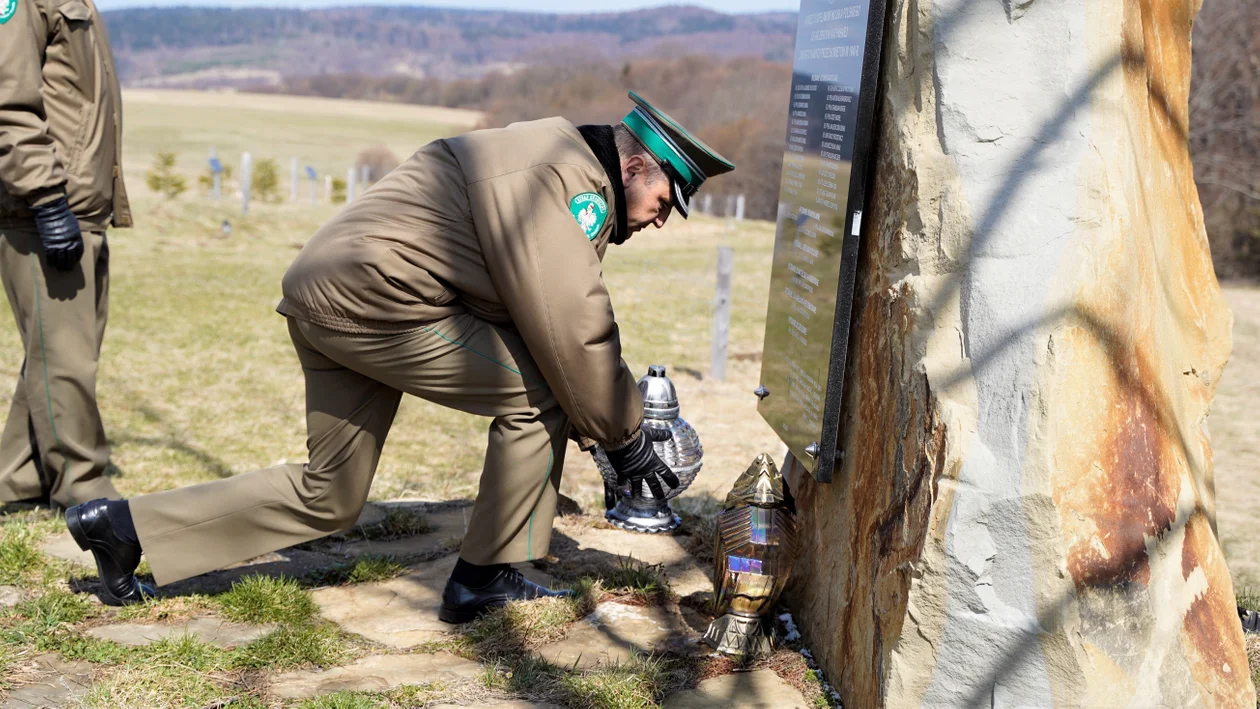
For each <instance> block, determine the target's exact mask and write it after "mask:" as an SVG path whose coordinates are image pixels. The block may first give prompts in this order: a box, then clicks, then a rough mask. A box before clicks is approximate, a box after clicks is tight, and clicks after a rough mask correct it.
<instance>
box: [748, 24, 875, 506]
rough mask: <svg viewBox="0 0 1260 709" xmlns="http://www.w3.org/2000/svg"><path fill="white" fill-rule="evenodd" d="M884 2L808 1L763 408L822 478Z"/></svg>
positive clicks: (841, 355)
mask: <svg viewBox="0 0 1260 709" xmlns="http://www.w3.org/2000/svg"><path fill="white" fill-rule="evenodd" d="M883 34H884V0H862V1H860V2H855V1H846V0H802V1H801V14H800V18H799V20H798V26H797V33H796V54H795V60H794V62H793V71H792V95H791V99H790V104H789V109H788V130H787V146H786V150H785V152H784V156H783V178H782V185H781V187H780V191H779V216H778V231H777V234H776V236H775V244H774V266H773V270H772V271H771V277H770V305H769V311H768V313H767V317H766V341H765V348H764V350H763V358H762V365H761V388H760V389H758V390H757V391H758V396H760V397H761V403H760V405H759V406H758V411H760V413H761V415H762V417H764V418H765V419H766V421H767V422H769V423H770V425H771V426H773V427H774V430H775V432H777V433H778V434H779V437H780V438H782V439H783V441H784V442H785V443H787V445H788V448H789V449H790V450H791V451H792V453H793V455H795V456H796V458H797V460H799V461H800V462H801V463H802V464H803V465H804V466H805V467H806V468H807V469H808V470H809V471H811V472H812V473H813V474H814V478H815V479H816V480H818V481H819V482H831V477H832V472H833V470H834V468H835V463H836V460H837V453H836V444H837V439H838V437H839V432H840V400H841V394H842V388H843V385H844V364H845V355H846V353H847V350H848V343H849V317H850V314H851V311H852V306H853V302H852V300H853V283H854V280H855V277H856V273H857V257H858V236H859V235H860V233H861V229H862V200H863V197H864V192H865V185H866V169H867V160H868V157H869V153H870V147H871V136H872V127H873V123H874V116H875V96H876V91H877V89H878V86H879V53H880V47H881V45H882V43H883Z"/></svg>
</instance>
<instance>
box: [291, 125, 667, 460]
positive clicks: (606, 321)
mask: <svg viewBox="0 0 1260 709" xmlns="http://www.w3.org/2000/svg"><path fill="white" fill-rule="evenodd" d="M586 192H594V193H596V194H598V195H600V196H601V197H603V199H604V201H605V203H606V204H607V205H608V215H607V218H606V220H605V222H604V225H603V227H602V229H601V230H600V231H599V233H597V234H596V235H595V237H594V238H593V239H588V238H587V236H586V233H585V232H584V231H583V229H582V228H581V227H579V225H578V222H577V220H576V218H575V217H574V215H573V213H572V212H571V211H570V207H569V205H570V202H571V201H572V199H573V198H574V197H576V196H577V195H580V194H583V193H586ZM615 204H616V200H615V195H614V194H613V187H612V185H611V184H610V181H609V179H608V175H607V173H606V172H605V171H604V168H603V167H602V166H601V164H600V162H599V160H598V159H597V158H596V156H595V154H594V153H593V152H592V151H591V149H590V148H589V147H588V146H587V144H586V142H585V141H584V140H583V138H582V135H581V134H580V133H579V132H578V130H577V128H575V127H574V126H573V124H571V123H569V122H568V121H566V120H564V119H561V118H549V119H544V120H540V121H533V122H529V123H518V124H513V125H511V126H508V127H507V128H502V129H496V130H483V131H474V132H472V133H467V134H465V135H462V136H458V137H455V138H449V139H445V140H438V141H435V142H433V143H430V144H429V145H426V146H425V147H423V148H421V149H420V150H419V151H418V152H417V153H416V154H415V155H413V156H412V157H411V158H410V159H408V160H407V161H406V162H405V163H404V164H403V165H402V166H400V167H399V168H398V169H396V170H394V171H393V172H391V173H390V174H389V175H388V176H387V177H386V178H385V179H383V180H381V182H379V183H378V184H376V185H375V186H374V187H372V189H370V190H368V191H367V193H365V194H364V195H363V197H362V198H360V199H357V200H355V201H354V202H352V203H351V204H350V205H348V206H347V207H346V208H345V209H344V210H342V212H341V213H340V214H339V215H338V216H337V217H336V218H334V219H333V220H332V221H330V222H329V223H328V224H326V225H325V226H324V227H323V228H321V229H320V230H319V231H318V232H316V234H315V236H313V237H312V238H311V240H310V241H309V242H308V243H307V244H306V246H305V247H304V248H303V249H302V251H301V253H300V254H298V257H297V260H296V261H294V263H293V265H292V266H291V267H290V268H289V271H288V273H286V274H285V277H284V283H283V290H284V300H283V301H281V303H280V306H279V307H278V310H279V311H280V312H281V313H283V314H285V315H290V316H292V317H296V318H299V319H302V320H307V321H309V322H312V323H315V324H316V325H320V326H323V327H326V328H329V329H333V330H339V331H342V332H347V333H397V332H406V331H408V330H415V329H417V328H419V327H420V326H421V325H422V324H423V323H427V322H432V321H434V320H438V319H441V318H443V317H447V316H449V315H452V314H454V313H459V312H469V313H471V314H473V315H476V316H477V317H479V318H482V319H485V320H488V321H490V322H493V323H497V324H502V325H510V326H514V327H515V328H516V330H517V331H519V332H520V334H521V336H522V338H523V339H524V341H525V344H526V346H527V347H528V348H529V351H530V354H532V355H533V357H534V359H535V361H536V362H537V363H538V366H539V369H540V370H541V371H542V372H543V376H544V377H545V378H546V380H547V384H548V385H549V386H550V388H551V390H552V392H553V393H554V394H555V396H556V397H557V399H558V400H559V401H560V405H561V406H562V407H563V408H564V410H565V413H567V414H568V415H569V418H570V419H571V420H572V422H573V424H574V426H575V427H576V428H577V431H578V432H579V433H580V434H582V435H583V436H586V437H588V438H591V439H594V440H596V441H599V442H602V443H605V444H607V445H609V446H610V447H614V448H615V447H617V446H619V445H621V444H623V443H625V442H626V441H629V440H631V439H632V438H633V437H634V436H635V435H637V433H638V428H639V424H640V422H641V420H642V417H643V404H642V401H641V399H640V396H639V390H638V387H637V386H636V382H635V379H634V377H633V376H632V375H631V373H630V370H629V368H628V367H627V366H626V364H625V362H624V361H622V359H621V341H620V339H619V337H618V332H617V323H616V321H615V320H614V319H613V310H612V303H611V301H610V300H609V297H608V291H607V290H606V289H605V287H604V280H603V272H602V270H601V265H600V264H601V261H602V259H603V255H604V250H605V249H606V248H607V246H608V241H609V239H610V238H611V237H612V235H613V232H614V230H615V229H616V224H617V215H616V214H615V206H614V205H615Z"/></svg>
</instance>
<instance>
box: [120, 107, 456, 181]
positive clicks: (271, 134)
mask: <svg viewBox="0 0 1260 709" xmlns="http://www.w3.org/2000/svg"><path fill="white" fill-rule="evenodd" d="M163 96H169V97H180V94H162V93H160V92H149V91H144V92H131V91H128V92H125V93H124V96H123V101H124V105H123V110H124V117H123V144H124V150H123V159H124V169H125V170H126V171H127V175H128V177H129V178H131V176H132V175H135V176H136V177H135V178H131V179H129V180H128V187H129V188H131V189H132V191H138V190H141V189H143V187H142V186H141V184H140V179H139V177H140V176H141V175H142V174H143V172H144V170H145V169H146V168H148V167H149V164H150V163H151V162H152V160H153V156H154V155H155V154H156V153H157V152H158V151H159V150H170V151H173V152H175V153H176V155H177V156H178V168H179V169H180V170H181V171H182V172H184V174H186V175H187V176H189V177H195V176H196V175H198V174H200V173H201V172H202V171H203V170H205V169H206V167H207V164H208V160H209V157H210V148H212V147H217V148H218V151H219V158H220V160H222V161H223V163H224V164H226V165H231V166H233V167H234V168H238V167H239V161H240V157H241V153H242V152H245V151H249V152H250V153H251V154H252V156H253V158H254V160H255V161H257V160H258V159H259V158H264V157H271V158H275V159H276V160H277V161H278V162H279V163H280V168H281V172H282V178H283V179H282V183H283V184H282V190H281V191H282V192H283V193H284V194H285V195H286V196H287V195H288V189H289V185H288V176H289V172H288V170H289V159H290V158H292V157H296V158H298V159H299V162H300V167H301V169H302V170H303V172H304V171H305V168H306V166H307V165H310V166H312V167H314V168H315V169H316V170H317V171H318V172H319V174H320V177H319V180H320V184H319V187H320V190H322V189H323V184H322V180H323V175H325V174H331V175H333V176H334V177H340V178H343V179H344V178H345V176H346V170H347V168H349V167H350V166H351V165H352V164H354V160H355V158H356V157H357V156H358V154H359V152H360V151H361V150H363V149H365V148H370V147H373V146H376V145H386V146H387V147H389V148H390V150H391V151H392V152H393V153H394V154H395V155H396V156H398V158H399V159H405V158H406V157H407V156H409V155H411V154H412V153H413V152H415V151H416V149H417V148H419V147H420V146H421V145H423V144H424V143H427V142H429V141H431V140H434V139H435V138H441V137H446V136H450V135H454V134H456V133H459V132H462V131H463V130H464V128H463V127H462V126H457V125H450V124H445V123H440V122H434V121H433V120H432V119H426V118H425V117H423V116H421V115H419V113H420V112H421V111H422V110H423V109H420V107H415V108H416V109H417V110H416V111H415V113H416V114H417V115H415V116H405V115H397V114H393V113H390V112H379V111H378V112H373V111H370V110H369V111H356V112H355V114H356V115H355V116H354V120H346V116H345V114H344V113H343V114H342V115H337V114H336V113H328V112H322V111H311V110H309V109H308V107H307V105H306V103H307V102H304V101H301V100H297V101H294V100H292V99H289V100H288V101H287V102H288V103H290V104H292V106H291V108H290V109H289V110H285V108H284V107H283V106H281V107H279V109H280V110H263V109H261V108H251V106H250V105H249V104H250V101H249V100H248V99H246V100H242V99H241V98H240V97H231V98H228V97H223V98H217V99H216V98H215V96H216V95H215V94H203V96H208V97H210V98H211V100H210V101H203V102H199V103H200V105H188V104H186V103H185V102H184V101H178V100H163ZM285 98H286V97H266V98H265V99H262V100H263V101H266V102H268V103H285ZM362 105H363V104H358V103H357V102H350V103H349V104H347V105H346V106H347V108H353V107H355V106H362ZM438 118H439V120H440V113H439V114H438ZM330 136H336V139H335V140H330V139H329V137H330ZM195 182H196V181H195V179H193V180H190V183H193V184H194V185H195ZM301 183H302V184H301V188H302V195H303V196H305V195H306V190H307V188H308V185H309V180H307V179H306V178H305V175H304V174H303V175H302V179H301ZM194 189H196V188H195V187H194ZM224 192H225V194H224V199H225V200H226V201H229V202H230V201H232V197H231V196H230V193H229V192H228V190H226V189H225V190H224ZM321 194H322V192H321Z"/></svg>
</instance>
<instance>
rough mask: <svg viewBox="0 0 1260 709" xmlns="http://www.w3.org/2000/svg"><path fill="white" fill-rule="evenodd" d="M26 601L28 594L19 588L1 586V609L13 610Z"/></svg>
mask: <svg viewBox="0 0 1260 709" xmlns="http://www.w3.org/2000/svg"><path fill="white" fill-rule="evenodd" d="M24 600H26V594H24V593H22V589H20V588H18V587H17V586H0V607H3V608H12V607H13V606H16V605H17V604H19V603H21V602H22V601H24Z"/></svg>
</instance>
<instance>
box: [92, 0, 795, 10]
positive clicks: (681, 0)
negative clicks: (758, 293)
mask: <svg viewBox="0 0 1260 709" xmlns="http://www.w3.org/2000/svg"><path fill="white" fill-rule="evenodd" d="M680 4H686V5H700V6H703V7H708V8H712V9H714V10H720V11H722V12H765V11H769V10H789V11H792V12H795V11H797V10H798V9H800V0H600V1H599V2H592V1H591V0H440V1H430V0H97V2H96V5H97V7H99V8H100V9H102V10H115V9H118V8H122V7H177V6H181V5H198V6H216V7H299V8H307V7H329V6H345V5H423V6H432V7H456V8H465V9H477V10H521V11H530V12H583V13H585V12H602V11H608V12H614V11H620V10H637V9H641V8H645V7H659V6H662V5H680Z"/></svg>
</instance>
